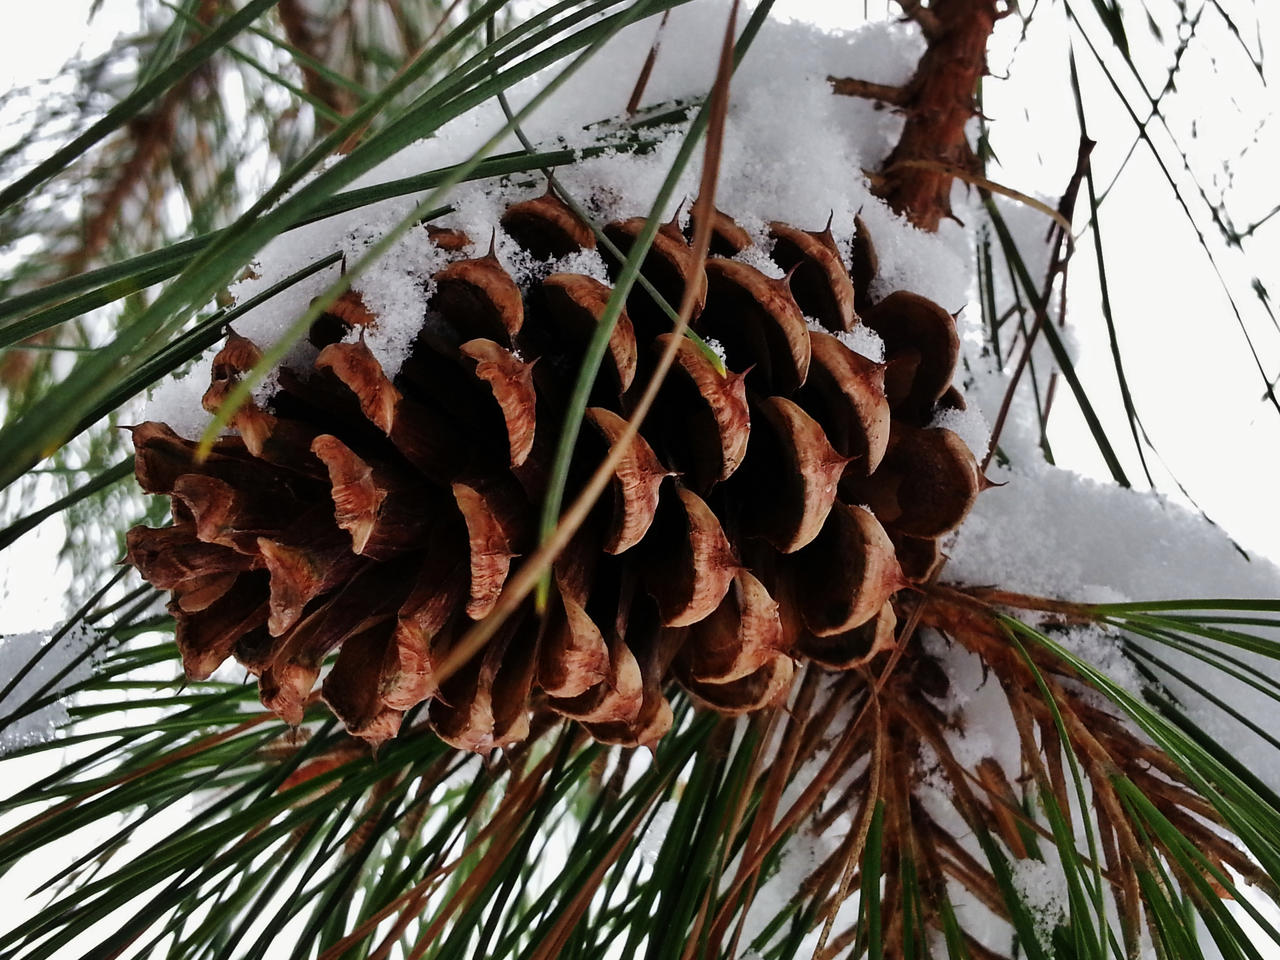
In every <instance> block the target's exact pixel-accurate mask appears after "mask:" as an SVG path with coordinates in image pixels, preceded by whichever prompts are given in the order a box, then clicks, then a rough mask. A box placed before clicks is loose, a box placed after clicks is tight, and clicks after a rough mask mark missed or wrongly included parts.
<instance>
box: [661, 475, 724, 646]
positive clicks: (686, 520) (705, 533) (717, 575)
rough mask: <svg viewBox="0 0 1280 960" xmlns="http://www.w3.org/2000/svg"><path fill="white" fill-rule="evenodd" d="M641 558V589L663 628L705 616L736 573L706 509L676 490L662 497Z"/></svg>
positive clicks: (717, 524) (693, 496) (697, 499)
mask: <svg viewBox="0 0 1280 960" xmlns="http://www.w3.org/2000/svg"><path fill="white" fill-rule="evenodd" d="M645 554H646V556H645V560H644V565H645V584H646V586H647V588H648V590H649V593H650V594H651V595H652V596H653V598H654V599H655V600H656V601H657V602H658V609H659V611H660V612H661V618H662V622H663V623H664V624H665V625H667V626H669V627H683V626H688V625H689V624H691V623H697V622H698V621H699V620H701V619H702V618H703V617H705V616H707V614H709V613H711V611H712V610H714V609H715V608H716V607H717V606H719V605H720V601H721V600H723V599H724V595H725V593H726V591H728V589H729V584H730V583H732V582H733V575H734V573H735V572H736V571H737V569H738V567H739V564H738V561H737V559H736V558H735V557H734V555H733V551H732V550H731V549H730V547H729V541H728V540H727V539H725V535H724V530H723V529H721V527H720V521H719V520H717V519H716V515H715V514H714V513H712V512H711V508H710V507H708V506H707V504H706V503H705V501H703V499H702V498H701V497H699V496H698V495H697V494H696V493H694V492H693V491H692V490H689V489H687V488H685V487H681V486H674V487H668V488H667V489H666V491H664V493H663V495H662V499H661V502H660V504H659V506H658V515H657V518H656V520H655V522H654V525H653V529H652V530H650V532H649V536H648V537H646V538H645Z"/></svg>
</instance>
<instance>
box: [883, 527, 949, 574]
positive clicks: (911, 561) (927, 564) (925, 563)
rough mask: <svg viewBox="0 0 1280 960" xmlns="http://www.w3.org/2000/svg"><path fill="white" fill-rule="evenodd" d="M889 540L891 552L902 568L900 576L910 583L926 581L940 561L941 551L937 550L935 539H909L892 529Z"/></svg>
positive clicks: (909, 537)
mask: <svg viewBox="0 0 1280 960" xmlns="http://www.w3.org/2000/svg"><path fill="white" fill-rule="evenodd" d="M889 539H890V540H892V541H893V550H894V553H896V554H897V555H898V563H899V564H901V566H902V575H903V576H904V577H906V578H907V579H908V580H910V581H911V582H912V583H923V582H924V581H926V580H928V579H929V578H930V577H931V576H932V575H933V571H934V570H935V569H936V568H937V566H938V563H939V562H940V561H941V560H942V551H941V550H940V549H939V548H938V541H937V540H936V539H932V538H925V537H911V536H908V535H907V534H905V533H900V532H898V531H897V530H894V529H892V528H890V530H889Z"/></svg>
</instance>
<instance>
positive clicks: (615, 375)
mask: <svg viewBox="0 0 1280 960" xmlns="http://www.w3.org/2000/svg"><path fill="white" fill-rule="evenodd" d="M542 292H543V296H544V298H545V300H546V304H547V313H548V317H549V319H550V321H551V325H552V326H553V327H554V328H555V331H556V333H557V334H558V335H559V336H560V337H561V338H562V339H563V340H564V341H566V342H567V343H569V344H571V345H572V353H573V357H574V358H575V359H576V358H580V357H581V355H582V353H584V352H585V351H586V348H587V343H588V341H589V340H590V339H591V336H592V334H594V333H595V329H596V327H597V326H598V325H599V323H600V318H601V317H602V316H603V314H604V309H605V306H606V305H607V304H608V302H609V295H610V293H611V292H612V291H611V290H610V289H609V288H608V287H606V286H605V285H604V284H603V283H601V282H600V281H599V280H597V279H595V278H594V277H587V276H583V275H582V274H578V273H553V274H551V276H549V277H547V278H546V279H545V280H543V281H542ZM636 357H637V353H636V334H635V329H634V328H633V327H632V325H631V318H630V317H628V316H627V312H626V310H625V309H624V310H623V311H622V313H621V314H619V316H618V319H617V322H616V323H615V324H614V327H613V332H612V333H611V334H610V335H609V353H608V360H609V362H608V363H606V364H605V365H604V369H605V370H606V371H608V372H609V374H610V376H611V378H612V381H613V384H614V386H615V388H616V395H617V396H621V395H622V394H624V393H626V392H627V390H628V389H630V387H631V382H632V381H633V380H634V379H635V375H636Z"/></svg>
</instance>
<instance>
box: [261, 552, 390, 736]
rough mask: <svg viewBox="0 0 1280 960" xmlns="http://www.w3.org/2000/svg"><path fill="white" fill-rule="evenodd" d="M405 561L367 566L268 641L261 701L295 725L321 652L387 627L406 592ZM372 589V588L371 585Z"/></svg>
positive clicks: (312, 683) (317, 670) (316, 672)
mask: <svg viewBox="0 0 1280 960" xmlns="http://www.w3.org/2000/svg"><path fill="white" fill-rule="evenodd" d="M408 571H409V568H408V566H407V565H403V564H400V565H392V566H391V567H390V569H387V568H385V567H379V566H375V565H373V564H366V565H365V566H364V568H363V569H361V570H360V571H359V572H358V573H356V574H355V575H354V576H352V577H351V578H349V579H348V581H347V582H346V584H345V586H343V588H342V589H341V590H339V591H338V592H336V593H335V594H333V595H332V596H331V597H330V598H329V599H328V600H326V601H324V602H323V603H321V604H319V605H318V606H316V607H314V608H312V610H311V611H310V612H309V613H308V614H307V616H306V617H305V618H304V619H302V620H300V621H299V622H298V623H297V624H296V625H295V626H294V627H293V628H292V629H291V630H290V631H289V634H288V635H287V636H286V637H285V638H284V641H283V643H280V644H276V645H273V647H272V649H271V656H270V660H269V661H268V662H266V664H265V666H264V667H263V669H262V675H261V677H260V678H259V683H258V692H259V695H260V697H261V699H262V703H263V705H264V706H265V707H267V708H268V709H269V710H273V711H274V712H275V713H277V714H278V715H279V716H280V718H281V719H283V720H284V721H285V722H286V723H288V724H290V725H292V726H297V725H298V724H299V723H301V722H302V713H303V710H304V708H305V706H306V702H307V698H308V697H309V696H310V695H311V688H312V687H313V686H315V682H316V680H317V679H319V676H320V665H321V664H322V663H323V662H324V658H325V656H326V655H327V654H328V653H329V652H330V651H332V650H333V649H335V648H336V647H338V646H340V645H341V644H342V643H343V642H344V641H346V640H347V639H349V638H350V637H354V636H357V635H359V634H361V633H364V632H365V631H366V630H372V629H374V628H375V627H378V626H380V625H386V624H388V623H389V621H390V620H391V618H392V616H393V614H394V611H395V609H396V607H397V606H399V605H400V603H401V601H402V600H403V599H404V595H405V593H406V592H407V590H408V586H409V582H408V578H407V574H408ZM371 588H372V589H371Z"/></svg>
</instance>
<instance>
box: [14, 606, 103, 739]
mask: <svg viewBox="0 0 1280 960" xmlns="http://www.w3.org/2000/svg"><path fill="white" fill-rule="evenodd" d="M57 632H58V631H57V630H54V631H33V632H29V633H18V634H13V635H12V636H8V637H0V689H4V688H5V687H7V686H8V685H9V683H10V682H11V681H12V679H13V678H14V677H15V676H17V675H18V673H19V672H21V671H22V670H23V669H25V668H26V666H27V664H29V663H30V662H31V661H32V660H33V659H34V658H35V657H36V656H38V655H39V654H40V653H41V651H42V650H45V651H47V652H45V653H44V655H43V656H42V657H41V658H40V660H39V662H37V663H36V665H35V666H34V667H33V668H32V669H31V670H30V671H29V672H28V673H27V674H26V675H25V676H24V677H23V678H22V679H21V680H19V681H18V683H17V684H16V685H15V686H14V688H13V689H12V690H11V691H9V693H7V694H6V695H5V696H3V697H0V720H3V719H4V718H6V717H8V716H9V715H10V714H12V713H14V712H16V711H17V710H20V709H22V708H23V707H24V706H25V704H26V703H27V701H28V700H30V699H31V698H33V697H35V696H37V694H39V698H40V699H41V700H43V699H45V698H47V697H49V696H54V697H55V698H56V699H54V700H53V702H52V703H49V704H46V705H45V706H43V707H41V708H39V709H38V710H34V711H32V712H31V713H28V714H26V715H25V716H22V717H18V718H16V719H14V720H12V721H9V722H6V723H3V724H2V725H0V756H2V755H4V754H5V753H8V752H9V751H11V750H16V749H18V748H19V747H25V746H29V745H31V744H33V743H43V742H44V741H46V740H49V739H51V738H52V737H53V734H54V731H55V730H56V729H57V728H58V727H59V726H61V725H62V724H63V723H65V722H66V720H67V701H66V700H65V699H64V698H62V697H61V694H62V692H63V691H65V690H67V689H68V688H70V687H72V686H74V685H75V684H77V683H79V682H80V681H82V680H84V679H86V678H87V677H88V676H89V675H90V674H91V673H92V671H93V658H92V657H91V656H90V657H85V658H84V660H83V661H81V662H80V663H79V664H77V665H76V666H75V667H74V668H72V669H71V670H70V671H69V672H68V673H67V675H66V676H65V677H63V678H62V679H61V680H59V681H58V682H57V684H56V685H55V686H54V687H53V688H52V689H51V690H49V691H47V692H45V693H43V694H41V693H40V691H41V690H42V689H43V688H44V686H45V685H46V684H47V683H49V682H50V681H51V680H53V678H54V677H56V676H57V675H58V674H59V673H61V672H62V671H63V670H64V669H66V668H67V666H68V665H69V664H70V663H71V662H72V661H73V660H75V659H76V658H77V657H79V656H80V655H81V654H83V653H84V651H85V649H86V648H87V647H88V646H89V645H90V644H91V643H92V642H93V640H94V637H95V633H94V631H93V629H92V628H91V627H88V626H86V625H85V624H83V623H77V624H76V625H75V626H73V627H71V629H70V630H68V631H67V632H66V633H65V634H64V635H63V636H62V637H61V638H59V639H58V640H57V641H51V639H50V638H51V637H52V636H54V635H55V634H56V633H57Z"/></svg>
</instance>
